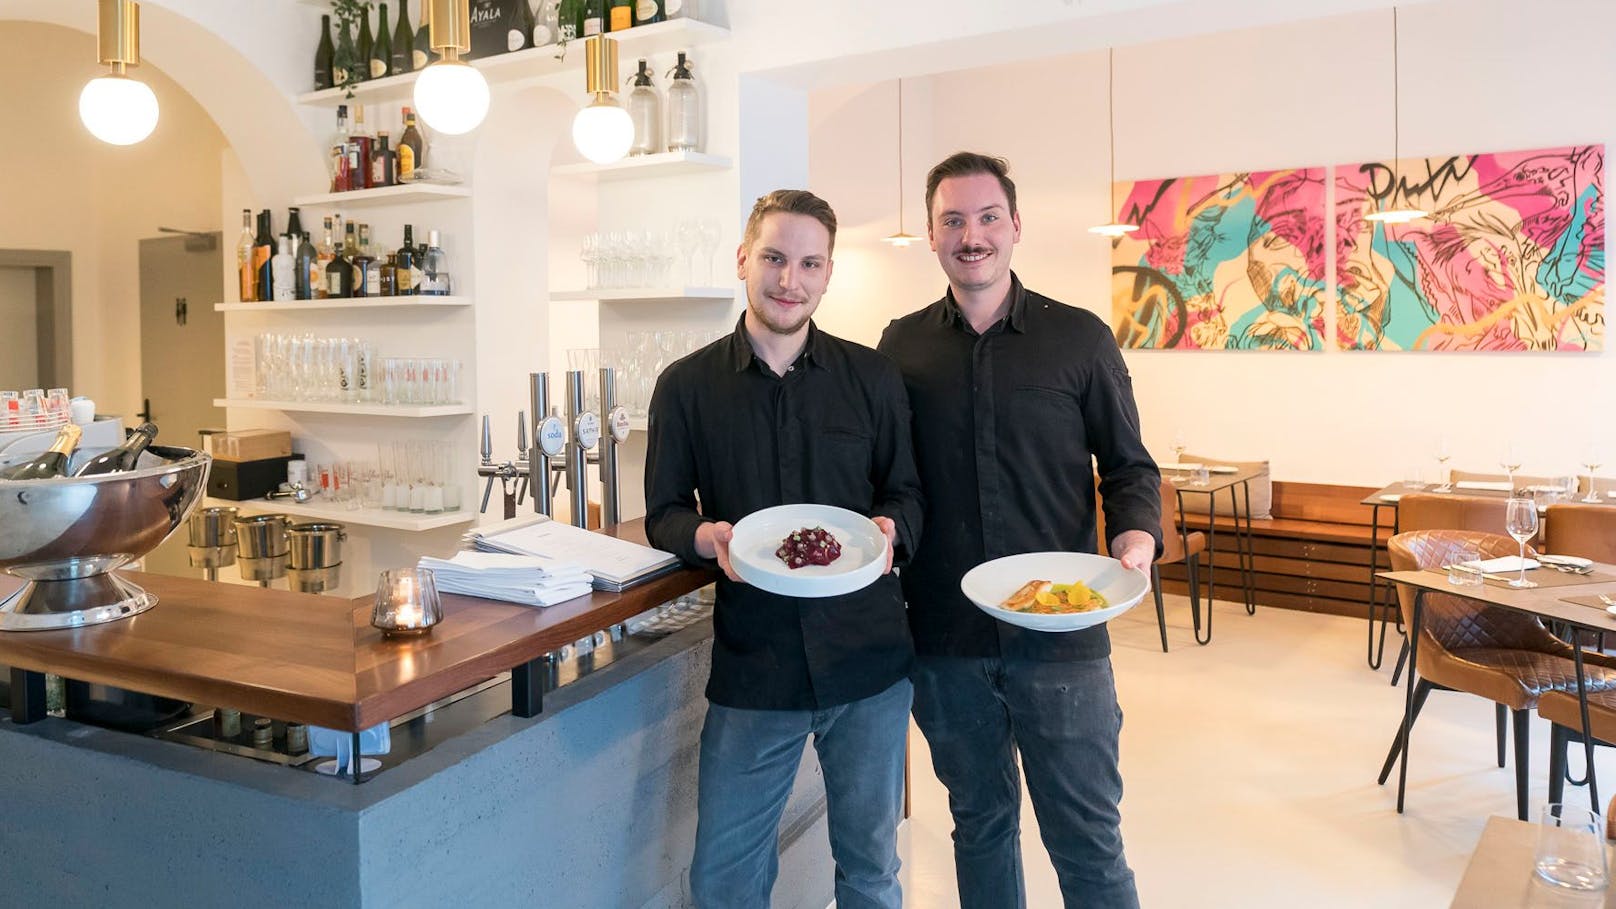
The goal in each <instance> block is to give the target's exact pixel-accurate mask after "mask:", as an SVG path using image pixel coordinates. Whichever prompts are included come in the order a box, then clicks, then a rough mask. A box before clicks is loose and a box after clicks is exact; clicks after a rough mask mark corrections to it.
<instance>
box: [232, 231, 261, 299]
mask: <svg viewBox="0 0 1616 909" xmlns="http://www.w3.org/2000/svg"><path fill="white" fill-rule="evenodd" d="M254 245H256V244H255V241H254V239H253V220H252V209H250V208H243V209H242V210H241V239H239V240H237V241H236V271H237V272H238V273H239V274H240V281H241V302H243V303H254V302H257V300H258V278H257V272H256V271H255V270H254V268H253V246H254Z"/></svg>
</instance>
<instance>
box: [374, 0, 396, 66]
mask: <svg viewBox="0 0 1616 909" xmlns="http://www.w3.org/2000/svg"><path fill="white" fill-rule="evenodd" d="M376 16H377V23H376V24H377V25H379V26H380V28H378V29H377V30H376V41H375V42H374V43H373V44H371V46H370V78H372V79H381V78H384V77H386V76H390V75H392V74H393V33H392V32H391V31H389V30H388V28H387V4H385V3H381V4H377V12H376Z"/></svg>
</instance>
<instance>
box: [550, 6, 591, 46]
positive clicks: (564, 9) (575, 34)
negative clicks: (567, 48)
mask: <svg viewBox="0 0 1616 909" xmlns="http://www.w3.org/2000/svg"><path fill="white" fill-rule="evenodd" d="M556 29H557V32H556V40H557V41H559V42H561V43H562V44H565V43H567V42H568V41H576V40H578V39H579V38H582V37H583V36H584V0H561V6H560V7H559V8H558V9H557V10H556Z"/></svg>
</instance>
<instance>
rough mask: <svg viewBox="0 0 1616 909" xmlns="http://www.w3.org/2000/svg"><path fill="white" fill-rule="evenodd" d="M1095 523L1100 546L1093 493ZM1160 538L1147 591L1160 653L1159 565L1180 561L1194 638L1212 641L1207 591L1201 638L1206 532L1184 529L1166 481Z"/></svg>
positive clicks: (1100, 522) (1163, 625) (1163, 622)
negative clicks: (1159, 551) (1152, 599)
mask: <svg viewBox="0 0 1616 909" xmlns="http://www.w3.org/2000/svg"><path fill="white" fill-rule="evenodd" d="M1094 501H1095V524H1096V526H1097V530H1098V533H1099V538H1100V548H1101V549H1104V548H1105V545H1106V532H1105V509H1104V508H1103V507H1102V506H1101V504H1100V498H1099V493H1098V492H1096V493H1095V498H1094ZM1161 537H1162V554H1161V558H1159V559H1157V560H1156V561H1155V563H1154V564H1152V565H1151V566H1150V592H1151V595H1152V596H1154V597H1155V599H1156V625H1157V627H1158V628H1160V629H1161V645H1162V653H1166V652H1167V610H1166V607H1165V606H1164V605H1163V604H1162V585H1161V566H1162V565H1171V564H1173V563H1174V562H1183V563H1184V569H1185V572H1186V573H1187V574H1188V580H1189V587H1190V618H1191V619H1192V620H1193V621H1194V623H1195V640H1196V641H1197V642H1198V643H1201V644H1205V643H1207V641H1210V640H1212V597H1211V592H1210V591H1208V593H1207V604H1206V613H1207V614H1206V640H1202V639H1201V582H1200V577H1199V575H1200V571H1199V569H1200V562H1201V553H1203V552H1205V551H1206V534H1204V533H1202V532H1200V531H1199V530H1197V531H1195V532H1193V533H1191V532H1189V531H1187V530H1186V529H1185V528H1184V522H1183V520H1182V518H1181V516H1180V515H1179V513H1178V488H1177V487H1176V486H1174V485H1173V484H1172V483H1170V482H1168V481H1167V480H1162V483H1161Z"/></svg>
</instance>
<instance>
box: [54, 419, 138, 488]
mask: <svg viewBox="0 0 1616 909" xmlns="http://www.w3.org/2000/svg"><path fill="white" fill-rule="evenodd" d="M155 438H157V424H155V423H142V424H140V425H139V426H136V427H135V428H134V429H132V430H130V431H129V437H128V438H127V439H124V440H123V444H122V445H119V446H118V447H117V448H113V449H110V450H108V451H103V452H101V453H100V454H98V455H96V456H95V457H93V458H91V459H90V460H88V461H85V462H84V466H83V467H80V468H79V469H78V471H77V472H76V473H74V474H73V476H75V477H94V476H99V475H101V474H104V473H118V472H119V471H123V470H134V469H135V464H136V462H138V461H139V460H140V453H141V452H143V451H145V450H146V446H147V445H150V444H151V443H152V440H153V439H155Z"/></svg>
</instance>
